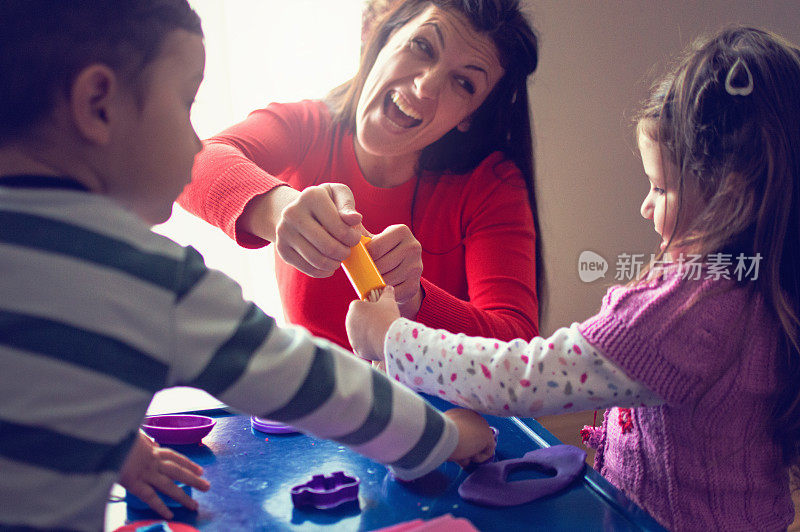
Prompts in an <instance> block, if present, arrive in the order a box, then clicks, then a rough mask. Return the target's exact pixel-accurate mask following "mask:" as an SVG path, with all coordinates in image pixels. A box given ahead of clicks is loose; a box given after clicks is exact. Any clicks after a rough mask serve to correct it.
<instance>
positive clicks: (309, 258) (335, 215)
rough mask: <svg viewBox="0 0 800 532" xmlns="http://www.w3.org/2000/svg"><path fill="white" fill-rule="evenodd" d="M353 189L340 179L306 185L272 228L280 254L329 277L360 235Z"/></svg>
mask: <svg viewBox="0 0 800 532" xmlns="http://www.w3.org/2000/svg"><path fill="white" fill-rule="evenodd" d="M360 224H361V214H359V213H358V212H356V210H355V201H354V200H353V193H352V191H351V190H350V189H349V188H348V187H347V186H346V185H342V184H339V183H324V184H322V185H318V186H313V187H308V188H306V189H305V190H303V191H302V192H300V193H299V194H298V195H297V197H296V198H295V199H294V201H292V202H291V203H289V204H288V205H286V206H285V207H284V208H283V210H282V211H281V213H280V216H279V219H278V223H277V225H276V230H275V246H276V248H277V250H278V253H279V254H280V256H281V258H282V259H283V260H285V261H286V262H287V263H288V264H291V265H292V266H294V267H295V268H297V269H298V270H300V271H301V272H303V273H305V274H306V275H309V276H311V277H330V276H331V275H333V272H335V271H336V270H337V269H338V268H339V265H340V264H341V262H342V261H343V260H344V259H346V258H347V257H348V256H349V255H350V248H352V247H353V246H355V245H356V244H358V242H359V240H360V239H361V226H360Z"/></svg>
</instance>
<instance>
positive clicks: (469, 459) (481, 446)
mask: <svg viewBox="0 0 800 532" xmlns="http://www.w3.org/2000/svg"><path fill="white" fill-rule="evenodd" d="M444 415H445V416H447V417H449V418H450V419H451V420H452V421H454V422H455V424H456V426H457V427H458V445H457V446H456V448H455V450H454V451H453V454H452V455H450V458H448V460H450V461H452V462H455V463H457V464H458V465H460V466H461V467H467V466H468V465H470V464H471V463H481V462H485V461H486V460H489V459H490V458H491V457H492V455H493V454H494V448H495V445H496V442H495V440H494V434H493V433H492V429H491V428H489V424H488V423H487V422H486V420H485V419H483V417H481V416H480V414H477V413H475V412H473V411H472V410H467V409H465V408H453V409H451V410H448V411H447V412H445V413H444Z"/></svg>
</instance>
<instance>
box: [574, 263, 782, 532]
mask: <svg viewBox="0 0 800 532" xmlns="http://www.w3.org/2000/svg"><path fill="white" fill-rule="evenodd" d="M746 282H750V281H746ZM580 329H581V332H582V333H583V335H584V336H585V337H586V339H587V340H588V341H589V342H590V343H592V344H593V345H595V346H596V347H597V348H598V349H600V350H601V351H602V352H603V353H604V354H605V355H606V356H607V357H608V358H610V359H611V360H613V361H615V362H616V363H617V364H618V365H619V366H620V367H621V368H623V369H625V371H626V372H627V373H628V375H630V376H631V377H632V378H634V379H636V380H638V381H639V382H641V383H643V384H644V385H645V386H647V387H648V388H649V389H650V390H651V391H653V392H655V393H657V394H658V395H659V396H660V397H661V398H662V399H664V401H665V403H664V404H663V405H661V406H657V407H642V408H635V409H631V410H630V413H628V410H627V409H619V408H612V409H610V410H609V411H607V412H606V415H605V418H604V420H603V426H602V439H601V443H600V446H599V448H598V449H597V455H596V459H595V467H596V469H597V470H598V471H599V472H600V473H601V474H602V475H603V476H604V477H605V478H607V479H608V480H609V481H610V482H611V483H612V484H614V485H615V486H617V487H618V488H620V489H621V490H622V491H623V492H625V494H626V495H627V496H628V497H630V498H631V499H632V500H634V501H635V502H637V503H638V504H640V505H641V506H642V507H644V508H646V509H647V510H648V512H650V513H651V515H653V516H654V517H655V518H656V519H657V520H658V521H659V522H661V524H662V525H664V526H665V527H667V528H669V529H670V530H705V531H709V530H748V531H749V530H779V529H785V528H786V527H787V526H788V525H789V524H790V523H791V521H792V519H793V517H794V510H793V506H792V501H791V497H790V494H789V477H788V473H787V471H786V470H785V468H783V467H782V465H781V453H780V450H779V448H778V447H777V446H776V445H775V443H774V442H773V441H772V439H771V438H770V436H769V434H768V430H767V419H768V413H769V397H770V394H771V393H772V392H774V390H775V387H776V381H777V379H776V364H775V359H776V349H777V342H776V339H777V337H778V336H777V334H778V329H777V325H776V323H775V320H774V318H772V315H771V314H770V313H769V312H768V311H767V309H766V308H765V307H764V304H763V302H762V300H761V298H760V297H758V296H751V297H748V291H747V290H745V289H744V286H743V285H742V286H740V285H737V284H735V283H734V282H732V281H725V280H703V281H690V280H684V279H682V278H681V276H680V274H679V273H678V272H677V271H675V270H673V271H671V272H669V273H668V274H667V275H666V276H665V277H664V278H657V279H654V280H652V281H650V282H648V283H647V284H642V285H638V286H634V287H628V286H617V287H613V288H611V289H610V290H609V291H608V293H607V294H606V297H605V298H604V299H603V306H602V309H601V311H600V313H598V314H597V315H596V316H594V317H592V318H590V319H588V320H587V321H586V322H584V323H583V324H581V326H580Z"/></svg>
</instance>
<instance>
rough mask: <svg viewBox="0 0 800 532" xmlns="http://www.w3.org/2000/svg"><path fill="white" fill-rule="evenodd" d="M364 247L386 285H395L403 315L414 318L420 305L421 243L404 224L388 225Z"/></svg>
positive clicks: (396, 295) (396, 296)
mask: <svg viewBox="0 0 800 532" xmlns="http://www.w3.org/2000/svg"><path fill="white" fill-rule="evenodd" d="M367 249H368V250H369V254H370V255H371V256H372V259H373V260H374V261H375V266H377V267H378V271H379V272H381V276H382V277H383V280H384V281H386V284H390V285H392V286H393V287H394V293H395V298H396V300H397V304H398V306H399V307H400V313H401V314H402V316H403V317H405V318H409V319H414V317H415V316H416V315H417V312H419V307H420V304H422V288H421V286H420V278H421V277H422V245H421V244H420V243H419V241H418V240H417V239H416V238H415V237H414V235H413V234H412V233H411V229H409V228H408V226H406V225H390V226H389V227H387V228H386V229H384V230H383V232H381V233H380V234H378V235H375V236H373V237H372V240H371V241H370V242H369V243H368V244H367Z"/></svg>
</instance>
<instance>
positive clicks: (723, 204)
mask: <svg viewBox="0 0 800 532" xmlns="http://www.w3.org/2000/svg"><path fill="white" fill-rule="evenodd" d="M798 87H800V48H798V47H797V46H795V45H794V44H791V43H789V42H787V41H786V40H784V39H783V38H781V37H780V36H778V35H775V34H773V33H770V32H768V31H765V30H761V29H756V28H750V27H731V28H727V29H725V30H723V31H721V32H720V33H718V34H717V35H716V36H714V37H712V38H710V39H707V40H704V41H699V42H697V43H695V45H694V46H693V47H692V48H691V49H690V50H689V51H688V53H687V55H686V56H685V57H684V58H683V60H682V61H680V62H679V63H678V65H677V67H676V68H675V69H674V70H673V71H672V72H671V73H670V74H669V75H667V76H666V77H665V78H664V79H663V80H662V81H660V82H659V83H658V84H657V85H656V86H655V88H654V90H653V91H652V94H651V97H650V99H649V100H648V101H647V102H646V104H645V105H644V107H643V110H642V111H641V113H640V114H639V116H638V124H639V127H638V131H639V133H641V134H646V135H648V136H649V137H650V138H652V139H653V140H654V141H656V142H658V143H659V144H660V146H661V149H662V152H663V153H664V157H665V160H667V161H669V162H671V163H672V164H675V165H676V167H677V169H678V179H679V182H678V191H679V192H678V194H679V196H678V197H679V201H678V211H677V216H676V224H675V225H676V228H683V227H685V228H686V229H685V230H682V231H680V233H679V234H677V235H674V236H673V238H672V239H671V240H670V242H669V243H668V246H667V249H666V251H668V250H669V248H670V247H671V246H672V245H673V241H674V244H675V245H676V246H677V247H680V248H681V249H691V250H692V251H693V252H696V253H697V254H698V255H701V256H703V257H706V256H708V255H709V254H711V253H717V252H722V253H729V254H731V255H732V257H734V258H735V257H737V256H739V255H740V254H741V255H743V256H744V257H748V258H754V257H760V265H759V271H758V275H757V276H756V277H755V278H752V279H749V280H746V281H745V282H746V283H749V286H750V287H751V289H752V290H753V291H754V293H760V294H761V296H762V297H763V298H764V300H765V302H766V304H767V305H768V307H769V308H770V309H771V311H772V312H773V314H774V315H775V317H776V318H777V321H778V323H779V324H780V333H781V335H780V339H779V360H778V378H779V380H780V385H779V387H778V390H777V391H776V394H775V406H774V412H773V413H774V416H773V419H772V429H773V434H774V437H775V439H776V441H777V442H778V443H779V444H780V445H781V447H782V450H783V453H784V455H783V458H784V461H785V462H786V464H787V465H789V466H792V470H793V473H794V474H795V475H794V476H795V479H797V478H798V475H797V473H798V472H800V319H799V316H800V92H798ZM688 184H691V185H692V186H693V188H696V189H697V190H699V191H700V194H701V196H702V200H703V203H704V205H705V206H704V208H703V209H702V211H701V212H700V214H699V215H697V216H696V217H695V218H694V219H693V220H688V219H687V220H682V218H685V217H686V214H685V212H682V210H681V204H683V203H685V202H684V201H683V200H682V199H680V198H681V197H682V196H683V193H684V190H685V189H686V188H687V185H688Z"/></svg>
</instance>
